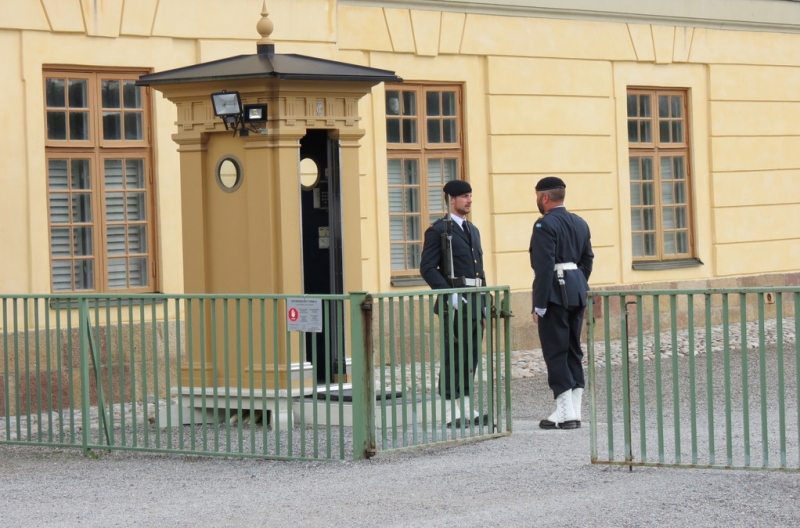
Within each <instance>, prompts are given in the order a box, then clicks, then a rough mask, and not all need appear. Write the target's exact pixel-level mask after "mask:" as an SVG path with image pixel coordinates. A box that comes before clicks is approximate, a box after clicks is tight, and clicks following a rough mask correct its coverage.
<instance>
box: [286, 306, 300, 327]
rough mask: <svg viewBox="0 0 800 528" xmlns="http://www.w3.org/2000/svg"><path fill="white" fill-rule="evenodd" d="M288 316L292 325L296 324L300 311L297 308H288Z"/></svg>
mask: <svg viewBox="0 0 800 528" xmlns="http://www.w3.org/2000/svg"><path fill="white" fill-rule="evenodd" d="M288 315H289V320H290V321H291V322H293V323H294V322H296V321H297V320H298V319H300V311H299V310H298V309H297V308H294V307H292V308H289V313H288Z"/></svg>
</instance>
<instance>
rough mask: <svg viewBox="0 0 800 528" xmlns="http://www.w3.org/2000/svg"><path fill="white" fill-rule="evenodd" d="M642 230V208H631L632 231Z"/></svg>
mask: <svg viewBox="0 0 800 528" xmlns="http://www.w3.org/2000/svg"><path fill="white" fill-rule="evenodd" d="M641 230H642V210H641V209H631V231H641Z"/></svg>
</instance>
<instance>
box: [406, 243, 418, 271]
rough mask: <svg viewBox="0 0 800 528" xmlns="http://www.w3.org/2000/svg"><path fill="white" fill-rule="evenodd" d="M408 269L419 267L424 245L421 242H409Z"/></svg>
mask: <svg viewBox="0 0 800 528" xmlns="http://www.w3.org/2000/svg"><path fill="white" fill-rule="evenodd" d="M406 248H407V249H408V269H419V263H420V260H421V259H422V245H421V244H408V246H406Z"/></svg>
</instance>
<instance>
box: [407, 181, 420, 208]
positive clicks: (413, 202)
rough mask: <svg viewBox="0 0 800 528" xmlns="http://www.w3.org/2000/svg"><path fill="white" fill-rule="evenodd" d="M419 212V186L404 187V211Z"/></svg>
mask: <svg viewBox="0 0 800 528" xmlns="http://www.w3.org/2000/svg"><path fill="white" fill-rule="evenodd" d="M419 212H421V210H420V204H419V187H406V213H419Z"/></svg>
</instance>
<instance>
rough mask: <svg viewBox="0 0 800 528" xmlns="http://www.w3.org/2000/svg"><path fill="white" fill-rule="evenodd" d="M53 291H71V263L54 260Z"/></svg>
mask: <svg viewBox="0 0 800 528" xmlns="http://www.w3.org/2000/svg"><path fill="white" fill-rule="evenodd" d="M51 267H52V270H53V271H52V273H53V291H64V290H71V289H72V261H71V260H54V261H53V263H52V266H51Z"/></svg>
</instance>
